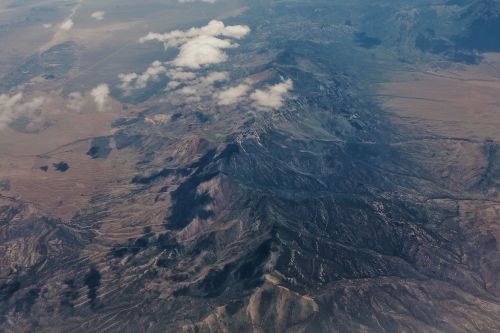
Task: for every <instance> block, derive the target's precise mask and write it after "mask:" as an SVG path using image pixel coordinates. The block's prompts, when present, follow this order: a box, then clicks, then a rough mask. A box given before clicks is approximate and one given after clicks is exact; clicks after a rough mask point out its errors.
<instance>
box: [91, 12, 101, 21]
mask: <svg viewBox="0 0 500 333" xmlns="http://www.w3.org/2000/svg"><path fill="white" fill-rule="evenodd" d="M90 16H91V17H92V18H93V19H95V20H97V21H102V20H104V12H102V11H97V12H93V13H92V15H90Z"/></svg>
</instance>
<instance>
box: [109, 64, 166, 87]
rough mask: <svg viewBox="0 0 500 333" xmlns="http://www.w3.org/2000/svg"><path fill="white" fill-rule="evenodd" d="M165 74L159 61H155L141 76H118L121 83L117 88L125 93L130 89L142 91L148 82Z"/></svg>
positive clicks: (164, 68)
mask: <svg viewBox="0 0 500 333" xmlns="http://www.w3.org/2000/svg"><path fill="white" fill-rule="evenodd" d="M166 72H167V68H166V67H165V66H164V65H163V64H162V63H161V61H158V60H156V61H154V62H152V63H151V65H149V67H148V68H147V69H146V70H145V71H144V73H142V74H137V73H129V74H120V75H118V78H119V79H120V82H121V84H120V85H119V87H120V88H121V89H122V90H125V91H126V90H130V89H132V88H135V89H144V88H146V86H147V84H148V82H149V81H151V80H158V79H159V77H160V75H162V74H165V73H166Z"/></svg>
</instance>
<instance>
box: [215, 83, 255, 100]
mask: <svg viewBox="0 0 500 333" xmlns="http://www.w3.org/2000/svg"><path fill="white" fill-rule="evenodd" d="M249 90H250V85H249V84H247V83H242V84H239V85H237V86H235V87H231V88H228V89H225V90H223V91H221V92H219V93H218V94H217V99H218V104H219V105H231V104H236V103H239V102H241V101H242V100H243V99H244V98H245V97H246V96H247V94H248V91H249Z"/></svg>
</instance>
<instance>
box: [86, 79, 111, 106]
mask: <svg viewBox="0 0 500 333" xmlns="http://www.w3.org/2000/svg"><path fill="white" fill-rule="evenodd" d="M109 93H110V91H109V87H108V85H107V84H100V85H98V86H97V87H95V88H94V89H92V91H91V92H90V95H91V96H92V98H93V99H94V102H95V103H96V104H97V110H98V111H100V112H103V111H105V109H106V104H107V102H108V99H109Z"/></svg>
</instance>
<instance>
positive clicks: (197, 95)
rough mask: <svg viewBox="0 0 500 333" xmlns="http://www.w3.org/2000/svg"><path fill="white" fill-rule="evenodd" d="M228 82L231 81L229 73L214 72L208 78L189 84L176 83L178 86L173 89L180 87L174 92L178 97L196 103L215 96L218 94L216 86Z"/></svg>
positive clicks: (203, 77)
mask: <svg viewBox="0 0 500 333" xmlns="http://www.w3.org/2000/svg"><path fill="white" fill-rule="evenodd" d="M227 80H229V75H228V73H227V72H212V73H209V74H207V75H206V76H202V77H199V78H196V79H195V80H190V81H187V82H177V81H174V82H177V83H178V84H175V85H174V87H172V88H173V89H175V88H177V87H179V88H178V89H177V90H173V92H174V93H175V94H176V95H181V96H182V97H183V98H184V99H185V100H188V101H191V102H194V101H200V100H201V99H202V98H203V97H212V96H214V95H215V94H216V91H215V90H216V89H215V87H214V84H215V83H219V82H224V81H227Z"/></svg>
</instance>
